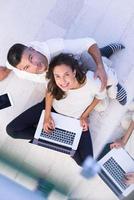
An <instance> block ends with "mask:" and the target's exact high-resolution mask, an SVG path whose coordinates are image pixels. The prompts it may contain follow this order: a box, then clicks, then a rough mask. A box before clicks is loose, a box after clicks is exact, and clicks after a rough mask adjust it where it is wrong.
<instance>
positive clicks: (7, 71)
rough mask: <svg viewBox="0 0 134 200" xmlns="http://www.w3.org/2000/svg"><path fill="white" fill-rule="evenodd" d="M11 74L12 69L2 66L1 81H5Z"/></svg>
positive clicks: (0, 70) (0, 68) (0, 67)
mask: <svg viewBox="0 0 134 200" xmlns="http://www.w3.org/2000/svg"><path fill="white" fill-rule="evenodd" d="M10 72H11V70H10V69H7V68H6V67H2V66H0V81H2V80H4V79H5V78H6V77H7V76H8V75H9V73H10Z"/></svg>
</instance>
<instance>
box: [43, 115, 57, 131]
mask: <svg viewBox="0 0 134 200" xmlns="http://www.w3.org/2000/svg"><path fill="white" fill-rule="evenodd" d="M43 129H44V131H45V132H47V133H50V132H51V131H52V130H53V129H55V123H54V120H53V118H52V117H51V115H50V116H47V117H46V116H45V118H44V124H43Z"/></svg>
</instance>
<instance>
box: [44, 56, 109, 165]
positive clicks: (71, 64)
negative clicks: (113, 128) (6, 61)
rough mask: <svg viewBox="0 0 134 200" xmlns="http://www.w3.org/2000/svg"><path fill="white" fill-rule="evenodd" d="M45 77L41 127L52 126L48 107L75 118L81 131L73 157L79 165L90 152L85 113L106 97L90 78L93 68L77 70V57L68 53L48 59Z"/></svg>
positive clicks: (97, 84) (78, 68)
mask: <svg viewBox="0 0 134 200" xmlns="http://www.w3.org/2000/svg"><path fill="white" fill-rule="evenodd" d="M47 78H48V79H49V82H48V88H47V89H48V91H47V96H46V102H45V103H46V106H45V107H46V110H45V117H44V129H45V131H47V132H51V129H54V121H53V119H52V117H51V108H52V107H53V110H55V111H56V112H57V113H60V114H63V115H67V116H70V117H74V118H79V119H80V122H81V126H82V127H83V133H82V136H81V139H80V143H79V146H78V149H77V151H76V154H75V155H74V159H75V160H76V162H77V163H78V164H79V165H81V164H82V163H83V161H84V160H85V158H86V157H87V156H89V155H91V156H93V150H92V142H91V136H90V132H89V127H88V117H89V114H90V112H92V110H93V109H94V107H95V106H96V105H97V104H98V103H99V102H100V101H101V100H102V99H104V98H105V97H106V91H101V90H100V88H101V82H100V80H99V79H96V80H95V79H94V75H93V72H91V71H90V72H87V74H85V73H84V72H82V71H81V70H80V66H79V64H78V61H77V60H76V59H75V58H74V57H73V55H70V54H60V55H58V56H56V57H55V58H54V59H53V60H52V61H51V63H50V67H49V69H48V72H47Z"/></svg>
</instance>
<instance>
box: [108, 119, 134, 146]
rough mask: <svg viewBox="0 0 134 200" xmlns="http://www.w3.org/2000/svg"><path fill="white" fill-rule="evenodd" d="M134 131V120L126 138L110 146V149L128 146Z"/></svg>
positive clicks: (126, 133) (125, 135)
mask: <svg viewBox="0 0 134 200" xmlns="http://www.w3.org/2000/svg"><path fill="white" fill-rule="evenodd" d="M133 130H134V121H133V120H132V121H131V123H130V125H129V127H128V129H127V131H126V132H125V134H124V136H123V137H122V138H120V139H118V140H116V141H115V142H113V143H112V144H111V145H110V148H111V149H112V148H119V147H124V146H125V145H126V144H127V142H128V140H129V138H130V136H131V134H132V132H133Z"/></svg>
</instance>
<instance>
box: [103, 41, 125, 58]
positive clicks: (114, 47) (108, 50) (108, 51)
mask: <svg viewBox="0 0 134 200" xmlns="http://www.w3.org/2000/svg"><path fill="white" fill-rule="evenodd" d="M124 48H125V47H124V46H123V45H122V44H120V43H111V44H109V45H107V46H105V47H102V48H100V52H101V55H102V56H104V57H106V58H110V56H112V55H113V54H114V53H115V52H116V51H119V50H122V49H124Z"/></svg>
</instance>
